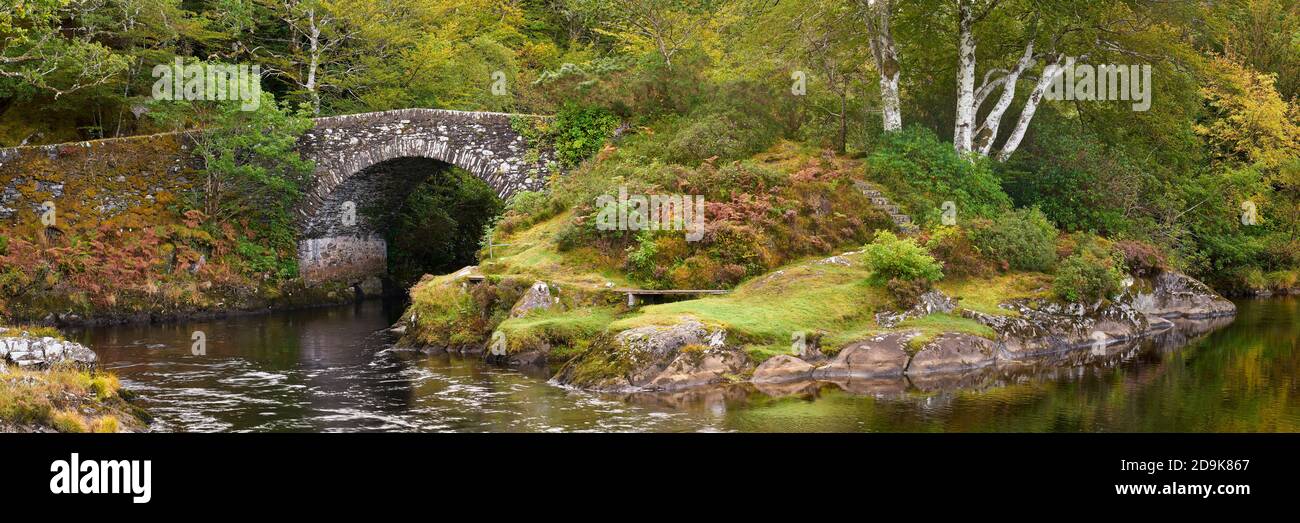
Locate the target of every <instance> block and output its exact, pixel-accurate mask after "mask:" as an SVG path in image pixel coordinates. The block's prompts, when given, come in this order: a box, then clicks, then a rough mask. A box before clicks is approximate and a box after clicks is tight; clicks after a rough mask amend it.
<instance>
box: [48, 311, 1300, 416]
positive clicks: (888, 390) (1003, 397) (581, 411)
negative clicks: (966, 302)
mask: <svg viewBox="0 0 1300 523" xmlns="http://www.w3.org/2000/svg"><path fill="white" fill-rule="evenodd" d="M1298 309H1300V302H1297V300H1295V299H1273V300H1261V301H1251V302H1242V303H1239V314H1238V316H1237V318H1236V320H1235V321H1231V320H1220V321H1219V322H1217V323H1214V322H1209V323H1204V322H1203V323H1195V324H1189V325H1184V326H1183V328H1182V329H1178V330H1174V331H1170V332H1168V333H1166V334H1165V335H1164V336H1163V337H1161V338H1159V339H1155V340H1147V341H1144V342H1142V343H1135V344H1130V345H1128V346H1117V347H1111V348H1110V349H1109V350H1108V354H1107V355H1105V356H1104V357H1098V356H1095V355H1091V353H1089V352H1088V351H1081V352H1076V353H1071V354H1069V355H1064V356H1060V357H1059V358H1060V359H1058V360H1051V359H1049V360H1043V361H1038V362H1034V363H1028V364H1024V365H1016V366H1002V367H998V368H990V369H988V370H987V371H985V372H981V373H977V374H970V375H965V376H961V377H955V378H954V377H951V376H936V377H931V378H913V379H911V380H910V381H908V380H906V379H903V378H900V379H897V380H849V381H844V382H837V383H795V384H783V385H764V386H762V387H761V388H759V389H756V388H755V387H753V386H751V385H728V386H722V387H715V388H709V389H702V390H692V391H687V392H682V393H676V394H630V395H595V394H590V393H585V392H581V391H574V390H568V389H564V388H560V387H556V386H554V385H551V384H547V383H546V377H547V374H546V372H545V371H535V372H533V373H531V374H530V373H527V372H522V373H521V372H517V371H513V370H510V369H504V368H499V367H494V366H491V365H485V364H483V363H481V362H480V361H478V360H475V359H463V358H460V357H458V356H450V355H437V356H426V355H424V354H421V353H419V352H415V351H406V350H399V349H395V348H392V347H389V346H388V345H387V343H386V340H385V339H384V338H383V337H381V336H379V335H377V334H376V332H377V331H379V330H381V329H383V328H384V327H386V326H388V325H390V324H391V322H392V321H394V320H395V319H396V317H397V315H399V314H400V313H401V310H400V304H395V303H384V302H367V303H363V304H360V305H357V306H352V307H343V308H328V309H316V310H306V311H294V312H284V313H275V314H269V315H260V316H237V317H232V318H227V319H222V320H212V321H196V322H190V323H186V324H171V325H156V326H118V327H100V328H92V329H87V330H83V331H80V332H73V333H70V334H71V336H72V337H74V338H78V339H79V340H80V341H83V342H86V343H89V344H91V345H92V346H93V347H95V349H96V350H97V351H98V352H99V354H100V356H101V358H102V360H103V361H104V364H105V366H106V367H108V368H110V369H112V370H114V371H115V372H117V373H118V374H119V375H120V376H121V377H122V379H123V381H124V382H125V383H126V385H127V386H128V387H130V388H132V389H134V390H136V391H137V392H139V393H140V394H141V396H142V402H143V404H144V406H145V407H146V408H148V409H149V410H150V411H151V412H153V413H154V414H155V415H156V416H157V417H158V419H159V423H158V426H157V427H156V429H158V430H184V431H502V432H505V431H511V432H513V431H1066V432H1078V431H1297V430H1300V391H1298V390H1297V387H1298V385H1297V381H1296V375H1297V372H1300V350H1297V344H1298V343H1300V324H1298V323H1297V321H1296V320H1297V318H1298V316H1297V312H1300V310H1298ZM1225 324H1227V325H1225ZM195 330H203V331H204V332H205V333H206V335H207V354H206V355H203V356H195V355H193V354H191V353H190V345H191V341H190V335H191V333H192V332H193V331H195Z"/></svg>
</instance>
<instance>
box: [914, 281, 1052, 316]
mask: <svg viewBox="0 0 1300 523" xmlns="http://www.w3.org/2000/svg"><path fill="white" fill-rule="evenodd" d="M935 287H936V288H938V289H939V290H941V291H943V292H944V294H947V295H948V296H951V297H953V298H956V299H958V300H959V301H958V303H957V304H958V306H959V307H961V308H963V309H968V310H972V311H975V312H982V313H984V314H989V315H993V316H1019V313H1018V312H1016V311H1013V310H1010V309H1003V308H1001V307H999V306H998V305H999V304H1001V303H1005V302H1006V301H1008V300H1011V299H1014V298H1041V297H1047V296H1049V295H1050V293H1051V288H1052V277H1051V276H1048V275H1046V274H1040V273H1032V272H1027V273H1011V274H1001V275H997V276H993V277H991V278H983V279H977V278H967V279H962V280H957V281H946V280H945V281H940V282H939V283H937V284H936V285H935Z"/></svg>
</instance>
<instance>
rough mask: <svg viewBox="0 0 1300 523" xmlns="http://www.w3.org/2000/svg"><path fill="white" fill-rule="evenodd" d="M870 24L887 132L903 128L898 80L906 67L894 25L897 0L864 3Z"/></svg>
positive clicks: (867, 1) (863, 6) (882, 119)
mask: <svg viewBox="0 0 1300 523" xmlns="http://www.w3.org/2000/svg"><path fill="white" fill-rule="evenodd" d="M861 1H862V4H861V5H862V8H863V18H864V19H865V21H866V28H867V39H868V41H869V42H870V47H871V58H872V61H873V62H875V66H876V71H877V73H878V74H879V75H880V105H881V107H880V114H881V123H882V125H883V127H884V130H885V132H894V131H898V130H900V129H902V128H903V112H902V109H901V108H900V107H899V103H900V102H899V96H898V78H899V76H900V75H901V74H902V67H901V66H900V65H899V62H898V46H897V45H895V44H894V33H893V30H892V29H891V28H890V23H891V20H892V17H893V14H894V0H861Z"/></svg>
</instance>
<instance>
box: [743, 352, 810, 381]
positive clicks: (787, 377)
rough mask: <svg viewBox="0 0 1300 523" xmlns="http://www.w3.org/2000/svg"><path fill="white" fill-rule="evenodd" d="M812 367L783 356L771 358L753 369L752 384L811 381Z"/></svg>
mask: <svg viewBox="0 0 1300 523" xmlns="http://www.w3.org/2000/svg"><path fill="white" fill-rule="evenodd" d="M812 374H813V366H812V365H811V364H809V363H808V362H806V361H804V360H801V359H799V358H796V357H794V356H789V355H785V354H781V355H777V356H772V357H771V358H768V360H767V361H765V362H763V364H762V365H759V366H758V368H756V369H754V376H753V378H752V381H753V382H754V383H763V384H772V383H787V382H791V381H802V380H810V379H812Z"/></svg>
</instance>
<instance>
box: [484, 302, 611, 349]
mask: <svg viewBox="0 0 1300 523" xmlns="http://www.w3.org/2000/svg"><path fill="white" fill-rule="evenodd" d="M613 318H614V310H613V309H612V308H607V307H593V308H582V309H577V310H570V311H564V312H560V311H553V310H544V311H535V312H534V313H532V314H529V315H528V316H526V317H524V318H510V319H508V320H505V321H504V322H502V323H501V324H500V325H499V326H498V327H497V329H496V330H498V331H500V332H502V333H504V334H505V337H506V346H507V352H509V353H511V354H514V353H518V352H523V351H527V350H533V349H538V348H541V347H542V346H550V347H555V346H570V347H572V346H577V345H578V344H580V343H582V341H583V340H589V339H591V338H592V337H594V336H595V335H597V334H599V333H600V332H602V331H604V330H605V328H606V327H607V326H608V325H609V324H610V322H611V321H612V320H613Z"/></svg>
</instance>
